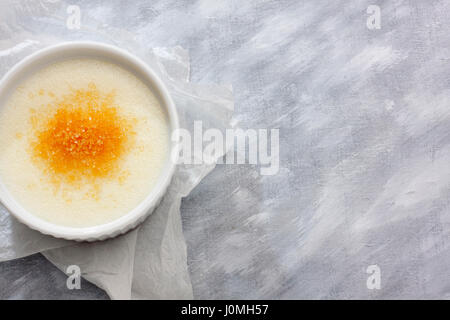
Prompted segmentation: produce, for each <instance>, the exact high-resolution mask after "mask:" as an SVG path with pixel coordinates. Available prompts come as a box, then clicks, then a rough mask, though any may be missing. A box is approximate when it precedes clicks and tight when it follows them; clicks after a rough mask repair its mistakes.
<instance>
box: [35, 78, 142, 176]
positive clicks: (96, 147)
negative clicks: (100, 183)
mask: <svg viewBox="0 0 450 320" xmlns="http://www.w3.org/2000/svg"><path fill="white" fill-rule="evenodd" d="M55 103H56V107H57V108H56V111H55V112H54V114H52V115H51V116H50V118H49V119H48V120H47V121H46V122H45V123H44V125H43V127H42V128H36V129H35V130H36V132H35V138H36V140H35V141H34V142H33V144H32V149H33V151H34V155H35V156H36V157H37V158H38V159H41V160H44V162H45V163H46V165H47V166H48V169H50V172H52V173H54V174H56V175H58V176H62V177H63V178H66V180H68V181H76V180H79V179H80V178H81V177H87V178H100V177H106V176H108V175H110V174H112V173H114V171H117V170H116V169H117V166H118V161H119V159H120V158H121V157H122V155H123V154H124V153H125V152H126V151H127V148H128V147H129V144H130V141H131V140H130V138H131V136H132V135H133V134H134V132H133V130H132V128H131V125H130V121H128V120H127V119H125V118H124V117H122V116H121V115H120V114H119V113H118V109H117V107H116V106H115V105H114V93H113V92H112V93H109V94H106V95H105V94H101V93H100V92H99V90H98V89H97V88H96V86H95V84H93V83H91V84H89V86H88V88H87V89H79V90H73V92H72V93H71V94H68V95H66V96H64V97H63V98H62V100H60V101H56V102H55ZM33 117H35V115H34V116H33V115H32V118H31V121H33Z"/></svg>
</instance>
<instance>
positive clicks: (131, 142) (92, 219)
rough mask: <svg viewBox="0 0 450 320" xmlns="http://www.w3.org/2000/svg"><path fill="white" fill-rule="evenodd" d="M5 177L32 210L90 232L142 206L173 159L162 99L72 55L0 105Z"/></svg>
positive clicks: (102, 64)
mask: <svg viewBox="0 0 450 320" xmlns="http://www.w3.org/2000/svg"><path fill="white" fill-rule="evenodd" d="M0 143H1V145H2V146H3V148H2V149H3V150H2V152H1V153H0V181H1V182H2V183H3V184H4V185H5V187H6V189H7V190H8V192H9V193H10V194H11V196H12V197H13V198H14V199H15V200H16V201H17V202H18V203H19V204H20V205H21V206H22V207H24V208H25V209H26V210H28V211H29V212H30V213H32V214H34V215H36V216H38V217H40V218H42V219H44V220H46V221H48V222H51V223H54V224H57V225H62V226H69V227H88V226H95V225H100V224H104V223H107V222H110V221H113V220H115V219H117V218H119V217H120V216H122V215H124V214H126V213H128V212H129V211H130V210H132V209H133V208H135V207H136V206H137V205H138V204H139V203H140V202H142V201H143V200H144V199H145V197H146V196H147V195H148V194H149V193H150V191H151V190H152V188H153V186H154V185H155V183H156V181H157V179H158V177H159V175H160V173H161V171H162V169H163V167H164V165H165V163H166V161H168V158H169V156H168V153H169V125H168V120H167V116H166V113H165V112H164V109H163V108H162V107H161V105H160V104H159V101H158V99H157V97H156V96H155V95H154V93H153V92H152V91H151V89H149V88H148V87H147V86H146V85H145V84H144V83H143V82H142V81H141V80H140V79H138V78H137V77H136V76H135V75H133V74H132V73H130V72H129V71H127V70H125V69H123V68H122V67H120V66H118V65H115V64H112V63H109V62H106V61H101V60H95V59H87V58H86V59H72V60H66V61H62V62H58V63H55V64H52V65H50V66H47V67H44V68H43V69H41V70H39V71H37V72H35V73H34V74H31V75H30V76H29V77H27V78H26V79H25V80H24V81H22V82H21V83H20V84H19V85H18V87H17V88H16V89H15V91H13V92H12V93H11V95H10V96H9V98H8V100H7V102H6V104H4V105H3V106H2V107H1V109H0Z"/></svg>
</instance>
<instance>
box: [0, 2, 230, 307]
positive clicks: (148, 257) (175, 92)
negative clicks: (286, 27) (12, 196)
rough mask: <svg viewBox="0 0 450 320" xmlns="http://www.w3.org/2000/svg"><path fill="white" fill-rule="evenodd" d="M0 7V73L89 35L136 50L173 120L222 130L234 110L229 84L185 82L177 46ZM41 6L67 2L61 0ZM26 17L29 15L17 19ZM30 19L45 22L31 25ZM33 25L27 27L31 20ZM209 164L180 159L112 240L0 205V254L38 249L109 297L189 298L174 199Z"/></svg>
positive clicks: (184, 60) (33, 9)
mask: <svg viewBox="0 0 450 320" xmlns="http://www.w3.org/2000/svg"><path fill="white" fill-rule="evenodd" d="M33 3H34V2H30V3H28V5H27V6H26V8H25V9H26V10H25V9H24V8H23V6H22V7H21V8H20V9H18V8H15V9H14V8H12V9H11V8H9V9H8V10H6V9H5V10H0V11H1V12H0V18H1V19H0V35H1V36H0V75H1V76H3V75H4V74H5V73H6V72H7V71H8V70H9V69H10V68H11V67H12V66H13V65H14V64H15V63H17V62H19V61H20V60H21V59H22V58H23V57H25V56H27V55H29V54H31V53H33V52H35V51H36V50H38V49H41V48H44V47H46V46H48V45H51V44H56V43H59V42H62V41H70V40H96V41H102V42H105V43H110V44H113V45H116V46H119V47H121V48H123V49H126V50H128V51H130V52H131V53H133V54H135V55H137V56H139V57H140V58H141V59H143V60H144V61H145V62H146V63H148V64H149V65H150V67H152V68H153V69H154V70H155V71H156V72H157V73H158V74H159V76H160V77H161V78H162V79H163V81H164V82H165V83H166V85H167V87H168V89H169V91H170V92H171V95H172V97H173V99H174V102H175V104H176V106H177V109H178V111H179V115H180V125H181V127H183V128H186V129H189V130H192V128H193V123H194V120H202V121H203V128H204V130H206V129H208V128H217V129H220V130H225V129H226V128H227V127H229V126H230V119H231V115H232V112H233V96H232V92H231V89H230V88H229V87H224V86H205V85H196V84H192V83H189V56H188V52H187V51H186V50H184V49H182V48H181V47H175V48H153V49H152V48H148V47H146V45H145V44H138V43H134V42H133V40H132V39H133V38H132V36H131V35H130V34H129V33H128V32H126V31H124V30H117V29H114V28H111V27H104V26H103V27H102V28H100V27H98V26H97V27H95V28H94V27H92V26H83V25H82V26H81V29H80V30H77V31H76V32H74V31H73V30H68V29H67V28H65V26H64V21H62V22H61V23H62V27H61V26H59V27H55V26H54V24H58V21H60V20H61V19H60V18H61V17H59V16H58V15H56V16H55V15H54V13H52V14H50V13H49V12H50V10H49V8H48V7H45V6H43V3H42V2H35V3H34V4H33ZM46 5H48V6H61V10H59V11H58V10H55V9H52V10H51V12H62V13H64V11H63V9H64V8H65V7H66V6H65V4H64V3H63V2H58V3H47V4H46ZM27 19H31V22H30V21H28V23H24V21H27ZM36 25H39V26H47V27H44V28H42V27H41V28H35V26H36ZM33 26H34V27H33ZM0 152H1V151H0ZM214 166H215V164H212V165H206V164H204V165H179V166H178V167H177V171H176V173H175V176H174V178H173V180H172V183H171V186H170V187H169V189H168V192H167V194H166V195H165V197H164V199H163V200H162V202H161V204H160V205H159V207H158V208H156V209H155V211H154V212H153V213H152V214H151V215H150V216H149V217H148V218H147V220H146V221H145V222H144V223H142V224H141V225H140V226H139V227H137V228H136V229H134V230H132V231H130V232H128V233H126V234H124V235H122V236H119V237H117V238H114V239H110V240H106V241H101V242H94V243H77V242H72V241H66V240H61V239H56V238H53V237H51V236H46V235H43V234H41V233H39V232H37V231H34V230H31V229H29V228H28V227H26V226H25V225H23V224H21V223H20V222H18V221H17V220H16V219H15V218H13V217H12V216H11V215H10V214H9V213H8V211H7V210H6V209H5V208H4V207H3V206H0V261H5V260H11V259H16V258H19V257H24V256H27V255H31V254H34V253H37V252H41V253H42V254H43V255H44V256H45V257H46V258H47V259H48V260H50V261H51V262H52V263H53V264H55V265H56V266H57V267H58V268H60V269H61V270H63V271H66V268H67V266H69V265H78V266H79V267H80V269H81V272H82V276H83V277H84V278H85V279H87V280H89V281H91V282H92V283H94V284H96V285H97V286H99V287H100V288H102V289H104V290H105V291H106V292H107V293H108V295H109V296H110V297H111V298H113V299H130V298H132V299H189V298H192V297H193V296H192V287H191V282H190V278H189V272H188V270H187V264H186V243H185V240H184V236H183V232H182V225H181V216H180V203H181V199H182V198H183V197H184V196H186V195H188V194H189V193H190V191H191V190H192V189H193V188H194V187H195V186H196V185H197V184H198V183H199V182H200V181H201V180H202V178H203V177H204V176H205V175H207V174H208V173H209V172H210V171H211V170H212V169H213V168H214Z"/></svg>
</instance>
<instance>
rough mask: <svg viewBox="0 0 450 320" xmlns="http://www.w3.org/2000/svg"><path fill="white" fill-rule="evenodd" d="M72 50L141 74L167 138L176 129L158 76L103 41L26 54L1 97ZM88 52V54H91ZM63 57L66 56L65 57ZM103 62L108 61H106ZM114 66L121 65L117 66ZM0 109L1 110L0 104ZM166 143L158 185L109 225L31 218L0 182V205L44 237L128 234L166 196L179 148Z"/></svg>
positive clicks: (0, 89) (0, 84)
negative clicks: (36, 69) (53, 57)
mask: <svg viewBox="0 0 450 320" xmlns="http://www.w3.org/2000/svg"><path fill="white" fill-rule="evenodd" d="M74 50H78V51H84V52H85V54H81V55H73V54H72V58H74V57H89V56H93V55H95V56H97V57H98V56H106V57H107V58H111V57H112V58H113V60H116V61H119V60H121V61H122V62H123V64H122V67H123V68H124V69H127V68H126V67H125V66H124V64H125V63H126V64H130V65H131V66H132V67H134V68H136V69H137V70H139V72H140V73H142V75H143V76H144V77H145V78H146V79H145V80H144V79H142V75H141V77H140V79H141V81H143V82H144V83H145V84H146V85H147V86H148V87H149V88H151V89H153V90H154V91H155V93H156V94H157V95H159V97H158V98H159V100H160V104H161V107H162V108H164V109H165V112H166V114H167V118H168V123H169V139H170V134H171V133H172V132H174V130H178V129H179V119H178V112H177V109H176V107H175V104H174V102H173V100H172V98H171V96H170V93H169V91H168V89H167V87H166V85H165V84H164V82H163V81H162V80H161V79H160V78H159V77H158V76H157V74H156V73H155V72H154V71H153V70H152V69H151V68H150V67H149V66H148V65H147V64H146V63H145V62H144V61H142V60H141V59H139V58H138V57H136V56H134V55H133V54H131V53H129V52H128V51H126V50H124V49H121V48H118V47H116V46H113V45H110V44H106V43H102V42H94V41H70V42H62V43H58V44H55V45H51V46H48V47H45V48H43V49H40V50H38V51H36V52H34V53H32V54H30V55H28V56H27V57H25V58H23V59H22V60H21V61H19V62H18V63H17V64H15V65H14V66H13V67H12V68H11V69H10V70H9V71H8V72H7V73H6V74H5V75H4V76H3V78H2V79H1V80H0V97H1V96H2V95H5V94H6V95H8V93H7V92H4V91H5V89H6V88H7V86H8V84H10V83H11V82H13V81H16V82H17V81H18V80H17V79H15V77H16V76H17V75H19V74H20V73H25V72H26V71H27V69H31V68H32V66H33V65H36V64H37V65H39V63H41V64H42V61H43V60H44V59H45V58H46V57H47V58H48V56H50V55H58V54H60V55H61V61H64V60H69V59H70V52H71V51H74ZM88 53H90V55H89V54H88ZM64 55H65V56H66V57H65V58H64ZM100 59H101V58H100ZM105 60H106V61H107V60H108V59H105ZM113 63H114V62H113ZM116 64H118V65H121V64H120V63H116ZM41 68H42V67H41ZM128 71H130V72H132V71H131V70H129V68H128ZM132 73H133V72H132ZM19 78H20V77H19ZM15 87H17V86H15ZM15 87H14V88H15ZM0 108H2V105H1V104H0ZM168 143H169V145H170V148H169V150H168V155H167V162H166V165H165V166H164V168H163V169H162V171H161V173H160V175H159V177H158V180H157V182H156V183H155V185H154V186H153V188H152V189H151V190H150V191H149V194H148V195H147V196H146V198H145V199H144V200H142V201H141V202H140V203H139V204H138V205H137V206H136V207H135V208H134V209H132V210H131V211H129V212H128V213H126V214H124V215H122V216H120V217H119V218H117V219H114V220H112V221H110V222H107V223H104V224H100V225H96V226H89V227H68V226H62V225H57V224H54V223H51V222H48V221H46V220H44V219H42V218H40V217H38V216H36V215H33V214H32V213H30V212H29V211H28V210H26V209H25V208H23V207H22V206H21V205H20V204H19V202H17V201H16V200H15V199H14V198H13V197H12V195H11V194H10V193H9V191H8V189H7V188H6V186H5V185H4V184H3V182H2V181H0V202H1V203H2V204H3V205H4V206H5V207H6V208H7V209H8V211H9V212H10V213H11V214H12V215H13V216H14V217H16V218H17V219H18V220H19V221H21V222H22V223H24V224H26V225H27V226H29V227H30V228H32V229H34V230H37V231H39V232H41V233H44V234H47V235H52V236H54V237H57V238H63V239H67V240H76V241H95V240H103V239H107V238H112V237H115V236H117V235H119V234H122V233H125V232H127V231H128V230H130V229H132V228H134V227H136V226H137V225H138V224H139V223H141V222H142V221H143V220H144V219H145V218H146V217H147V216H148V215H149V214H150V213H152V211H153V209H154V208H155V207H156V206H157V205H158V204H159V202H160V201H161V199H162V197H163V196H164V194H165V193H166V191H167V188H168V187H169V185H170V182H171V180H172V177H173V175H174V172H175V169H176V163H177V161H176V159H174V157H175V158H176V157H178V156H179V152H177V150H175V149H177V148H178V145H177V144H176V143H175V142H174V141H173V140H171V141H169V142H168Z"/></svg>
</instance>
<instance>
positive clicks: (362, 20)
mask: <svg viewBox="0 0 450 320" xmlns="http://www.w3.org/2000/svg"><path fill="white" fill-rule="evenodd" d="M42 2H45V1H42ZM52 2H55V1H52ZM74 3H77V4H78V5H79V6H80V8H81V10H82V11H81V14H82V22H83V23H89V21H90V19H95V20H96V21H100V22H102V23H105V24H108V25H113V26H116V27H123V28H125V29H127V30H128V31H129V32H130V33H131V34H133V35H134V36H135V39H136V40H137V41H142V42H145V43H146V44H150V45H152V46H175V45H181V46H183V47H184V48H187V49H189V51H190V55H191V59H192V60H191V63H192V81H194V82H205V83H209V82H215V83H231V84H232V85H233V88H234V94H235V99H236V106H235V111H236V112H235V118H236V121H237V122H238V125H239V126H241V127H243V128H280V162H281V163H280V166H281V168H280V171H279V173H278V174H277V175H275V176H265V177H264V176H261V175H259V170H258V168H257V167H255V166H250V165H239V166H237V165H234V166H224V165H222V166H218V167H217V168H216V169H215V170H214V171H213V173H212V174H210V175H209V176H208V177H206V178H205V179H204V181H203V182H202V183H201V184H200V185H199V186H198V187H197V188H196V189H195V190H194V192H193V193H192V194H191V195H190V196H189V197H188V198H187V199H185V201H184V202H183V204H182V210H181V212H182V217H183V227H184V231H185V236H186V240H187V245H188V260H189V261H188V262H189V268H190V273H191V277H192V283H193V287H194V295H195V296H196V297H197V298H207V299H209V298H223V299H227V298H250V299H252V298H255V299H257V298H277V299H278V298H281V299H283V298H291V299H297V298H308V299H311V298H328V299H335V298H361V299H370V298H385V299H391V298H431V299H433V298H450V268H448V265H449V264H450V252H449V244H450V215H449V214H450V212H449V206H450V204H449V203H450V167H449V165H448V163H449V160H450V148H449V143H450V89H449V88H450V64H449V59H450V19H449V18H448V17H449V13H450V2H448V1H445V0H443V1H420V0H417V1H412V0H411V1H407V0H404V1H401V0H396V1H379V0H371V1H336V0H333V1H331V0H329V1H317V0H310V1H296V0H288V1H235V0H233V1H209V0H204V1H200V0H195V1H152V2H150V1H127V2H125V1H74ZM371 4H375V5H379V6H380V8H381V29H379V30H369V29H368V28H367V27H366V19H367V17H368V14H367V13H366V10H367V7H368V6H369V5H371ZM55 14H59V15H63V14H64V11H62V12H59V13H55ZM50 27H52V26H50ZM55 28H57V27H55ZM372 264H376V265H378V266H379V267H380V269H381V289H380V290H368V289H367V287H366V280H367V277H368V274H367V273H366V268H367V267H368V266H369V265H372ZM65 279H66V277H65V275H64V274H63V273H61V272H60V271H58V270H57V269H56V268H54V267H53V266H52V265H51V264H50V263H49V262H47V261H46V260H45V259H44V258H43V257H42V256H40V255H35V256H31V257H27V258H24V259H19V260H16V261H10V262H4V263H1V264H0V298H106V295H105V294H104V293H103V292H102V291H100V290H98V289H97V288H95V287H94V286H93V285H90V284H89V283H87V282H83V283H82V290H79V291H69V290H67V289H66V288H65Z"/></svg>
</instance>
